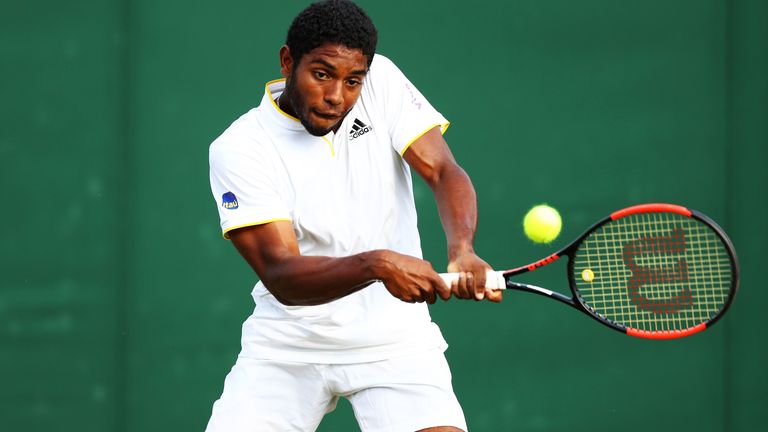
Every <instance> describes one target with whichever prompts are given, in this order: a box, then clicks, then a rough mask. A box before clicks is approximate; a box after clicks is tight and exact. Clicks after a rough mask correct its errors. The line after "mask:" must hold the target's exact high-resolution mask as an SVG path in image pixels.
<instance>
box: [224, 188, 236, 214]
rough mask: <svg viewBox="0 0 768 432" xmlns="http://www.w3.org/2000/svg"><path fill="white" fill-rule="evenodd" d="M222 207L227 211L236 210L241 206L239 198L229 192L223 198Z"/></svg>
mask: <svg viewBox="0 0 768 432" xmlns="http://www.w3.org/2000/svg"><path fill="white" fill-rule="evenodd" d="M221 206H222V207H224V208H225V209H227V210H234V209H236V208H237V207H238V206H239V204H238V203H237V197H236V196H235V194H233V193H232V192H227V193H225V194H224V195H222V196H221Z"/></svg>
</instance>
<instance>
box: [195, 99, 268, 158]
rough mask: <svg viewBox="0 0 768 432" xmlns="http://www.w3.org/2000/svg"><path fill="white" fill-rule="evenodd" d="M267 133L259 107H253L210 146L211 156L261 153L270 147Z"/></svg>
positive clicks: (223, 156)
mask: <svg viewBox="0 0 768 432" xmlns="http://www.w3.org/2000/svg"><path fill="white" fill-rule="evenodd" d="M268 145H269V143H268V140H267V139H266V134H265V132H264V130H263V128H262V126H261V124H260V123H259V121H258V108H253V109H251V110H250V111H248V112H246V113H245V114H243V115H242V116H240V117H239V118H238V119H237V120H235V121H234V122H232V124H231V125H229V127H228V128H227V129H225V130H224V132H222V133H221V135H219V136H218V137H217V138H216V139H215V140H213V142H212V143H211V145H210V147H209V156H210V158H211V160H213V159H214V158H226V157H227V156H230V155H231V156H232V157H242V156H245V155H252V156H256V155H260V154H262V153H263V152H264V151H265V150H266V149H267V147H268Z"/></svg>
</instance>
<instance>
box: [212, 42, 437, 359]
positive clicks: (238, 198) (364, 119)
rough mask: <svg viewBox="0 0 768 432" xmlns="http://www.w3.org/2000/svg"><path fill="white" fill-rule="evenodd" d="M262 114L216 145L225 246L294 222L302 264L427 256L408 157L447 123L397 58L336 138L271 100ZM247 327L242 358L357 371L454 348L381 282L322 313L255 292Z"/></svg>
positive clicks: (277, 87) (422, 307) (371, 82)
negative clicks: (307, 259)
mask: <svg viewBox="0 0 768 432" xmlns="http://www.w3.org/2000/svg"><path fill="white" fill-rule="evenodd" d="M284 88H285V81H284V80H277V81H271V82H269V83H267V85H266V91H265V94H264V98H263V99H262V101H261V104H260V105H259V106H258V107H257V108H254V109H252V110H250V111H249V112H247V113H246V114H244V115H243V116H242V117H240V118H239V119H238V120H236V121H235V122H234V123H233V124H232V125H231V126H230V127H229V128H228V129H227V130H226V131H224V133H223V134H222V135H221V136H220V137H219V138H217V139H216V140H215V141H214V142H213V144H211V147H210V165H211V172H210V176H211V189H212V192H213V195H214V198H215V199H216V203H217V205H218V209H219V215H220V217H221V227H222V230H223V233H224V236H225V237H226V236H227V232H229V231H231V230H233V229H236V228H241V227H245V226H251V225H258V224H263V223H269V222H272V221H277V220H287V221H291V223H292V224H293V229H294V232H295V233H296V238H297V240H298V244H299V249H300V251H301V254H302V255H321V256H331V257H342V256H348V255H353V254H356V253H359V252H364V251H369V250H373V249H391V250H394V251H397V252H400V253H403V254H407V255H412V256H416V257H421V246H420V240H419V233H418V231H417V227H416V207H415V204H414V199H413V189H412V184H411V173H410V169H409V167H408V164H407V163H406V162H405V161H404V160H403V158H402V154H403V153H404V152H405V151H406V150H407V149H408V146H409V145H410V144H411V143H412V142H413V141H415V140H416V139H417V138H419V137H420V136H422V135H423V134H424V133H425V132H427V131H428V130H430V129H432V128H434V127H435V126H440V127H441V130H442V131H445V129H446V128H447V127H448V121H447V120H446V119H445V118H444V117H443V116H442V115H441V114H440V113H439V112H437V111H436V110H435V109H434V108H433V107H432V106H431V105H430V104H429V103H428V102H427V101H426V99H424V97H423V96H422V95H421V93H420V92H419V91H418V90H417V89H416V88H415V87H414V86H413V84H411V83H410V82H409V81H408V79H407V78H406V77H405V76H404V75H403V73H402V72H401V71H400V70H399V69H398V68H397V66H395V65H394V64H393V63H392V62H391V61H390V60H389V59H387V58H386V57H383V56H381V55H375V56H374V59H373V62H372V64H371V67H370V71H369V73H368V75H367V76H366V78H365V80H364V84H363V89H362V91H361V94H360V98H359V99H358V101H357V103H356V104H355V105H354V107H353V108H352V110H351V111H350V112H349V114H347V116H346V117H345V118H344V120H343V122H342V123H341V126H340V127H339V129H338V131H337V132H336V133H333V132H330V133H328V135H326V136H324V137H316V136H313V135H311V134H309V133H308V132H307V131H306V130H305V129H304V127H303V126H302V125H301V123H300V122H299V121H298V119H296V118H294V117H292V116H290V115H288V114H286V113H285V112H283V111H282V110H280V108H279V107H278V106H277V104H275V102H274V100H275V99H276V98H277V97H278V96H279V95H280V93H281V92H282V91H283V89H284ZM252 295H253V298H254V301H255V302H256V307H255V309H254V312H253V314H252V315H251V316H250V317H249V318H248V319H247V320H246V321H245V323H244V324H243V335H242V352H241V354H240V355H241V356H244V357H250V358H259V359H275V360H285V361H299V362H308V363H328V364H330V363H358V362H367V361H376V360H381V359H385V358H391V357H395V356H399V355H402V354H407V353H409V352H412V351H414V350H421V349H425V348H427V349H429V348H435V347H440V348H442V349H445V347H447V345H446V343H445V340H444V339H443V337H442V335H441V333H440V330H439V329H438V327H437V325H436V324H434V323H433V322H432V320H431V318H430V316H429V311H428V309H427V306H426V304H423V303H421V304H418V303H417V304H410V303H405V302H403V301H401V300H399V299H397V298H395V297H393V296H392V295H391V294H390V293H389V291H387V289H386V288H385V287H384V285H383V284H382V283H380V282H377V283H374V284H372V285H369V286H368V287H366V288H363V289H362V290H360V291H358V292H356V293H353V294H350V295H348V296H346V297H343V298H341V299H338V300H335V301H332V302H330V303H326V304H322V305H318V306H286V305H283V304H281V303H280V302H278V301H277V300H276V299H275V298H274V297H273V296H272V295H271V294H270V293H269V291H268V290H267V289H266V287H265V286H264V284H263V283H262V282H258V283H257V284H256V286H255V287H254V289H253V292H252Z"/></svg>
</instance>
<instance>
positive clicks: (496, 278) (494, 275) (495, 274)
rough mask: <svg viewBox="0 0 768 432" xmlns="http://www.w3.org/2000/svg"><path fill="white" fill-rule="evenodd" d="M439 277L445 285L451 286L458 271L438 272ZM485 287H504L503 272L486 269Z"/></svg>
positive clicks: (505, 285) (505, 283) (505, 284)
mask: <svg viewBox="0 0 768 432" xmlns="http://www.w3.org/2000/svg"><path fill="white" fill-rule="evenodd" d="M440 277H441V278H443V281H444V282H445V284H446V285H448V286H451V284H452V283H453V281H455V280H458V279H459V274H458V273H440ZM485 287H486V288H489V289H498V290H501V289H506V288H507V281H506V279H504V272H500V271H494V270H488V271H487V272H486V273H485Z"/></svg>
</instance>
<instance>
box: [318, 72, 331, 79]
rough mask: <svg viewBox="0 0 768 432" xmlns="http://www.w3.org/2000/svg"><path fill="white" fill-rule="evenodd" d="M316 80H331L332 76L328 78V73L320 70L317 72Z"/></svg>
mask: <svg viewBox="0 0 768 432" xmlns="http://www.w3.org/2000/svg"><path fill="white" fill-rule="evenodd" d="M315 78H317V79H319V80H326V79H328V78H330V76H328V74H327V73H325V72H323V71H319V70H318V71H315Z"/></svg>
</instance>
